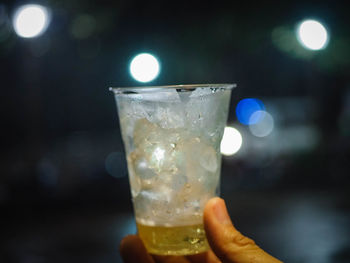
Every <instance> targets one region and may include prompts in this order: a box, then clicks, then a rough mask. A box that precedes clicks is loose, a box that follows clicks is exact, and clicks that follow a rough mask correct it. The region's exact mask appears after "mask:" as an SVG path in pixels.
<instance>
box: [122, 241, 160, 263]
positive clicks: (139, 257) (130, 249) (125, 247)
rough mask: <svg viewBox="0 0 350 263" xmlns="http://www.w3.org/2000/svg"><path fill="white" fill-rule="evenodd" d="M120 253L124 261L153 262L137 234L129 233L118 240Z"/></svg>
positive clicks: (132, 262)
mask: <svg viewBox="0 0 350 263" xmlns="http://www.w3.org/2000/svg"><path fill="white" fill-rule="evenodd" d="M119 250H120V254H121V256H122V258H123V261H124V262H125V263H134V262H139V263H154V260H153V259H152V257H151V256H150V255H149V254H148V253H147V250H146V248H145V246H144V245H143V243H142V241H141V239H140V238H139V237H138V236H137V235H129V236H126V237H124V238H123V240H122V241H121V242H120V248H119Z"/></svg>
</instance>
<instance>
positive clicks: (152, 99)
mask: <svg viewBox="0 0 350 263" xmlns="http://www.w3.org/2000/svg"><path fill="white" fill-rule="evenodd" d="M233 87H234V85H233V84H213V85H211V84H205V85H176V86H162V87H139V88H112V90H113V91H114V94H115V98H116V101H117V106H118V114H119V121H120V127H121V133H122V138H123V141H124V146H125V152H126V155H127V158H126V159H127V163H128V172H129V181H130V187H131V194H132V200H133V206H134V212H135V217H136V223H137V228H138V234H139V236H140V238H141V239H142V241H143V242H144V244H145V246H146V248H147V250H148V251H149V252H150V253H153V254H158V255H189V254H197V253H201V252H204V251H206V250H207V249H208V243H207V241H206V237H205V232H204V228H203V221H202V220H203V219H202V216H203V209H204V205H205V204H206V202H207V201H208V200H209V199H210V198H212V197H214V196H216V195H218V194H219V181H220V167H221V155H220V142H221V139H222V135H223V132H224V128H225V125H226V121H227V114H228V107H229V101H230V94H231V89H232V88H233Z"/></svg>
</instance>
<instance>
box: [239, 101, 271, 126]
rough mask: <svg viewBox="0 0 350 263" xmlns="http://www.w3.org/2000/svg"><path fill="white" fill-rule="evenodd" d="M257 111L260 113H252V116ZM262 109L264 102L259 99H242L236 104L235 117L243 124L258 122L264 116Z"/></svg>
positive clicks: (263, 108)
mask: <svg viewBox="0 0 350 263" xmlns="http://www.w3.org/2000/svg"><path fill="white" fill-rule="evenodd" d="M257 111H259V112H261V114H254V116H253V113H255V112H257ZM264 111H265V106H264V103H263V102H262V101H261V100H259V99H255V98H247V99H242V100H241V101H239V102H238V104H237V106H236V116H237V119H238V121H239V122H240V123H242V124H244V125H250V124H256V123H258V122H259V121H260V120H261V119H262V118H263V117H264V116H263V112H264Z"/></svg>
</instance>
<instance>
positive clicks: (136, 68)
mask: <svg viewBox="0 0 350 263" xmlns="http://www.w3.org/2000/svg"><path fill="white" fill-rule="evenodd" d="M159 71H160V66H159V62H158V60H157V59H156V58H155V56H153V55H151V54H148V53H142V54H139V55H137V56H135V57H134V58H133V59H132V61H131V63H130V73H131V76H132V77H133V78H134V79H136V80H137V81H140V82H150V81H152V80H154V79H155V78H156V77H157V76H158V74H159Z"/></svg>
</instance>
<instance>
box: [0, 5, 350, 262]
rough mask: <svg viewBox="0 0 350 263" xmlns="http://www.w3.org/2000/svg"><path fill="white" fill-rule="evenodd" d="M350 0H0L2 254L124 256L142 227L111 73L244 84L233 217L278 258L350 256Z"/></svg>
mask: <svg viewBox="0 0 350 263" xmlns="http://www.w3.org/2000/svg"><path fill="white" fill-rule="evenodd" d="M348 11H349V6H346V5H344V4H342V3H341V1H327V2H320V1H318V2H317V3H316V2H314V3H311V2H306V1H299V0H297V1H290V2H288V1H279V3H277V2H276V3H274V2H270V3H269V2H264V1H256V2H249V1H243V2H242V1H241V2H238V1H227V2H222V1H215V2H208V3H206V2H205V1H193V2H192V1H163V2H153V1H142V2H141V1H140V2H137V1H131V0H129V1H126V0H120V1H114V2H109V1H101V0H100V1H96V0H95V1H93V0H87V1H83V0H77V1H69V0H61V1H53V0H52V1H35V2H28V1H2V2H1V3H0V61H1V63H0V70H1V71H0V72H1V79H0V81H1V82H0V86H1V96H0V105H1V122H2V127H3V128H2V129H1V131H2V134H3V135H2V136H1V140H2V143H1V159H0V173H1V177H0V207H1V217H0V218H1V224H0V230H1V232H0V233H1V235H0V243H1V246H0V262H14V263H17V262H18V263H44V262H85V263H87V262H89V263H90V262H91V263H92V262H103V263H105V262H106V263H112V262H114V263H117V262H121V259H120V256H119V252H118V246H119V242H120V240H121V238H122V237H123V236H124V235H126V234H128V233H135V231H136V227H135V222H134V219H133V214H132V204H131V196H130V193H129V183H128V179H127V169H126V162H125V156H124V150H123V145H122V141H121V136H120V131H119V124H118V118H117V112H116V106H115V102H114V97H113V94H112V93H111V92H109V91H108V87H110V86H142V85H166V84H190V83H237V85H238V87H237V88H236V89H234V90H233V92H232V98H231V107H230V115H229V120H228V126H229V127H228V128H227V129H226V130H225V136H224V139H223V141H222V145H221V150H222V152H223V154H224V155H223V161H222V187H221V195H222V197H223V198H225V200H226V202H227V204H228V206H229V211H230V214H231V216H232V219H233V221H234V222H235V225H236V226H237V228H238V229H240V231H241V232H242V233H244V234H246V235H248V236H249V237H251V238H253V239H254V240H255V241H256V242H257V243H258V244H259V245H260V246H261V247H262V248H264V249H265V250H267V251H268V252H270V253H271V254H273V255H275V256H276V257H278V258H280V259H281V260H283V261H285V262H299V263H302V262H308V263H310V262H311V263H312V262H317V263H328V262H350V194H349V188H350V187H349V182H350V179H349V176H350V174H349V169H350V78H349V76H350V75H349V73H350V48H349V47H350V32H349V25H350V24H349V15H348V13H349V12H348ZM139 54H143V55H141V56H138V57H137V55H139ZM133 59H134V60H133ZM132 61H133V62H134V63H131V62H132ZM145 68H146V69H149V70H148V71H147V70H145ZM145 71H147V72H148V73H147V74H146V75H145V74H144V72H145Z"/></svg>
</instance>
